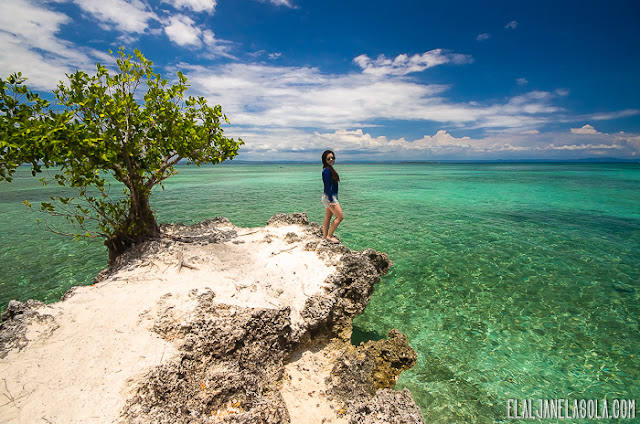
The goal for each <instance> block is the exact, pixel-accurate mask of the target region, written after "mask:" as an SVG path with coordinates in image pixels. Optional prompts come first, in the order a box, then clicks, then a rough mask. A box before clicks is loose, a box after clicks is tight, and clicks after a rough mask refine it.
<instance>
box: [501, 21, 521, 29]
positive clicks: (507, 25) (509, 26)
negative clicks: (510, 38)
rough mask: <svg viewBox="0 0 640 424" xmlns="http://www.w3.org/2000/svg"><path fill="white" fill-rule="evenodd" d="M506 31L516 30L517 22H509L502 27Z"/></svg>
mask: <svg viewBox="0 0 640 424" xmlns="http://www.w3.org/2000/svg"><path fill="white" fill-rule="evenodd" d="M504 27H505V28H507V29H516V28H518V21H511V22H509V23H508V24H506V25H505V26H504Z"/></svg>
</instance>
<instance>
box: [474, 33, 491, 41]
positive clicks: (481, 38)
mask: <svg viewBox="0 0 640 424" xmlns="http://www.w3.org/2000/svg"><path fill="white" fill-rule="evenodd" d="M489 38H491V34H487V33H486V32H485V33H482V34H478V36H477V37H476V41H480V42H482V41H486V40H488V39H489Z"/></svg>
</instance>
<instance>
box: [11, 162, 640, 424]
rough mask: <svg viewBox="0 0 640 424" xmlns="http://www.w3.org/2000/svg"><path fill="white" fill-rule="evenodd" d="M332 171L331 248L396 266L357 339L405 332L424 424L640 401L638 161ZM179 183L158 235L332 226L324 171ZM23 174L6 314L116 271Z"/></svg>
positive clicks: (245, 168)
mask: <svg viewBox="0 0 640 424" xmlns="http://www.w3.org/2000/svg"><path fill="white" fill-rule="evenodd" d="M336 169H337V170H338V171H339V172H340V175H341V178H342V183H341V185H340V202H341V204H342V206H343V209H344V211H345V220H344V222H343V223H342V225H341V226H340V228H339V229H338V232H337V234H338V235H339V236H340V237H341V239H342V241H343V243H344V244H345V245H347V246H348V247H350V248H352V249H356V250H360V249H365V248H368V247H372V248H375V249H377V250H380V251H384V252H387V253H388V254H389V256H390V257H391V258H392V260H393V261H394V263H395V265H394V267H393V268H392V270H391V272H390V273H389V274H388V275H387V276H386V277H384V278H383V280H382V281H381V282H380V283H379V285H378V286H377V288H376V291H375V293H374V296H373V298H372V300H371V302H370V304H369V305H368V307H367V309H366V311H365V313H364V314H363V315H362V316H360V317H358V318H357V319H356V322H355V325H356V334H355V335H354V337H355V338H357V339H363V338H378V337H382V336H384V335H386V333H387V331H388V330H389V329H390V328H397V329H399V330H400V331H402V332H403V333H405V334H407V336H408V337H409V340H410V342H411V345H412V346H413V347H414V349H415V350H416V351H418V353H419V361H418V364H417V365H416V366H415V367H414V368H413V369H411V370H410V371H407V372H405V373H404V374H403V375H402V377H401V379H400V382H399V385H398V388H402V387H408V388H409V389H410V390H411V391H412V392H413V394H414V397H415V398H416V400H417V402H418V403H419V405H420V407H421V409H422V411H423V414H424V416H425V418H426V421H427V422H428V423H474V422H477V423H491V422H501V421H508V416H507V412H508V411H507V406H508V400H509V399H519V400H520V399H533V400H534V402H536V401H537V400H538V399H556V398H558V399H569V400H573V399H597V400H600V401H602V400H604V399H607V400H608V401H609V402H612V401H613V400H614V399H630V400H640V360H639V358H638V355H639V353H640V331H639V328H638V320H639V318H638V317H640V165H639V164H591V163H589V164H581V163H568V164H561V163H529V164H526V163H525V164H523V163H516V164H508V163H504V164H503V163H500V164H495V163H493V164H492V163H486V164H436V163H434V164H430V163H422V164H419V163H416V164H410V163H407V164H340V163H338V164H336ZM179 171H180V174H179V175H177V176H175V177H172V178H171V179H169V180H168V181H167V183H166V186H165V190H158V191H156V192H154V195H153V200H152V204H153V206H154V208H155V209H156V211H157V215H158V218H159V221H160V222H184V223H195V222H198V221H201V220H204V219H206V218H212V217H215V216H226V217H228V218H229V219H230V220H231V221H232V222H233V223H234V224H236V225H238V226H263V225H264V224H265V223H266V221H267V220H268V219H269V218H270V217H271V216H272V215H274V214H275V213H279V212H286V213H290V212H300V211H305V212H307V214H308V215H309V217H310V219H311V220H312V221H320V220H321V219H322V217H323V212H324V211H323V209H322V205H321V203H320V192H321V184H322V183H321V179H320V171H321V168H320V166H318V165H312V164H256V165H247V164H233V163H232V164H229V165H227V164H223V165H217V166H214V167H211V166H207V167H202V168H197V167H187V166H181V167H179ZM28 175H29V173H28V170H27V169H26V168H25V169H21V170H20V174H19V176H18V178H16V180H15V181H14V182H13V183H10V184H9V183H0V212H1V216H2V217H3V219H2V222H1V223H0V234H1V237H2V242H1V244H0V303H1V304H2V305H6V303H7V302H8V301H9V299H14V298H15V299H19V300H23V301H24V300H26V299H28V298H37V299H41V300H45V301H47V302H53V301H56V300H58V299H59V297H60V296H61V295H62V294H63V293H64V292H65V291H66V290H67V289H68V288H69V287H71V286H73V285H78V284H88V283H90V282H91V280H92V278H93V276H94V275H95V274H96V273H97V272H98V271H100V270H101V269H102V268H104V267H105V265H106V251H105V249H104V247H103V246H102V244H101V243H100V242H89V243H87V242H75V241H73V240H71V239H67V238H62V237H60V236H56V235H54V234H52V233H49V232H47V231H44V230H42V229H41V228H39V226H38V225H37V224H36V223H35V218H36V216H34V214H33V213H30V212H29V211H28V210H27V208H26V207H24V206H23V205H22V204H21V202H22V201H24V200H30V201H32V202H36V201H38V200H47V199H48V195H49V193H50V192H51V190H56V188H55V187H42V186H41V185H40V184H39V183H38V181H37V179H33V178H31V177H30V176H28ZM636 414H637V415H638V413H636ZM545 422H556V421H554V420H550V421H545ZM558 422H596V421H595V420H582V421H580V420H568V421H558ZM597 422H620V421H619V420H600V421H597ZM628 422H631V421H628ZM636 422H637V421H636Z"/></svg>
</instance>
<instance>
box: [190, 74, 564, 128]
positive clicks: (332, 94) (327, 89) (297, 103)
mask: <svg viewBox="0 0 640 424" xmlns="http://www.w3.org/2000/svg"><path fill="white" fill-rule="evenodd" d="M179 67H180V68H182V69H184V70H185V72H186V74H187V77H188V78H189V81H190V83H191V85H192V90H194V91H195V92H196V93H197V94H199V95H204V96H206V97H208V98H209V99H211V101H212V102H215V103H220V104H222V105H224V107H225V110H226V112H227V113H228V115H229V117H230V118H231V120H232V122H233V123H234V124H236V125H245V126H267V127H272V128H273V127H298V128H303V127H306V128H327V129H335V128H353V127H358V126H360V127H363V126H368V127H370V126H372V125H376V124H377V121H378V120H380V119H384V120H403V121H431V122H440V123H446V124H448V125H453V126H455V127H458V128H469V129H473V128H482V129H483V130H485V131H491V130H492V129H494V130H497V129H500V130H504V129H509V128H513V129H514V132H522V131H526V130H529V129H535V128H540V127H541V126H543V125H545V124H547V123H548V122H551V121H555V120H557V115H558V114H559V113H560V112H562V109H561V108H559V107H557V106H555V105H554V104H553V101H554V99H556V98H557V95H556V94H555V93H552V92H544V91H532V92H529V93H525V94H522V95H520V96H516V97H512V98H510V99H506V100H505V101H504V102H494V103H492V104H480V103H474V102H469V103H456V102H452V101H450V100H448V99H447V98H446V93H447V90H448V89H449V87H448V86H444V85H435V84H431V85H428V84H419V83H416V82H414V81H412V80H409V79H407V78H405V77H404V76H402V75H386V76H385V77H384V78H380V77H379V76H376V75H371V74H369V73H364V72H363V73H349V74H339V75H334V74H326V73H322V72H320V70H318V69H317V68H297V67H279V66H269V65H265V64H255V63H254V64H241V63H233V64H228V65H224V66H214V67H203V66H191V65H188V64H181V65H179Z"/></svg>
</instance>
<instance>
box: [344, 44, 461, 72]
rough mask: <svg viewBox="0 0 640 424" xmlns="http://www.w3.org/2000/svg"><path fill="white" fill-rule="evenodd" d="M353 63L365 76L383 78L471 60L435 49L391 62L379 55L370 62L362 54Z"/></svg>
mask: <svg viewBox="0 0 640 424" xmlns="http://www.w3.org/2000/svg"><path fill="white" fill-rule="evenodd" d="M353 62H354V63H355V64H357V65H358V66H359V67H360V68H362V72H364V73H366V74H371V75H376V76H384V75H407V74H409V73H412V72H421V71H424V70H425V69H428V68H432V67H434V66H438V65H443V64H445V63H453V64H464V63H470V62H472V59H471V57H470V56H468V55H462V54H454V53H450V52H448V51H446V50H442V49H435V50H431V51H428V52H425V53H423V54H415V55H413V56H411V57H409V56H408V55H406V54H401V55H399V56H397V57H396V58H395V59H393V60H392V59H389V58H387V57H386V56H384V55H380V56H378V58H377V59H375V60H372V59H371V58H369V56H367V55H364V54H363V55H360V56H358V57H356V58H355V59H353Z"/></svg>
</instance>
